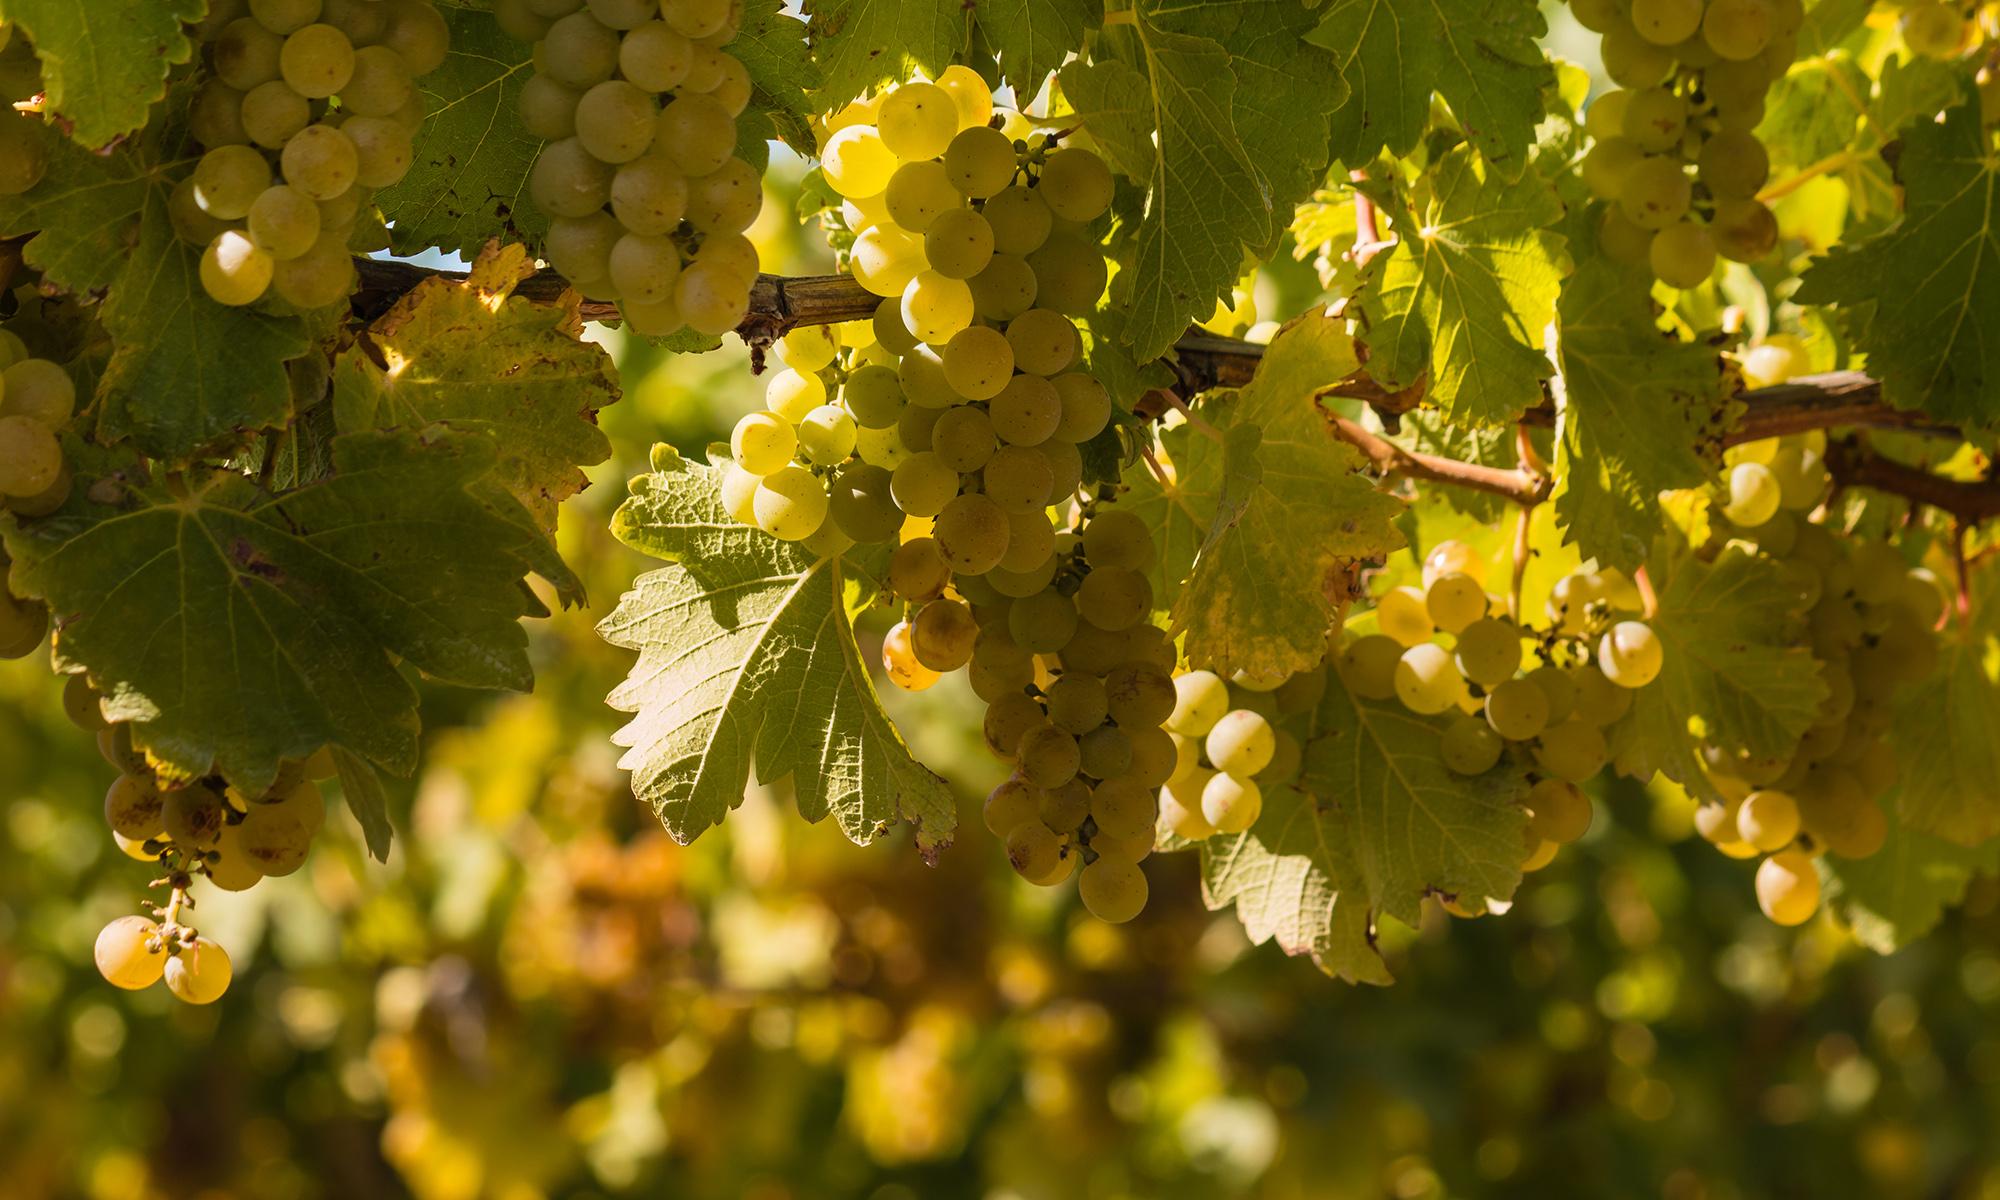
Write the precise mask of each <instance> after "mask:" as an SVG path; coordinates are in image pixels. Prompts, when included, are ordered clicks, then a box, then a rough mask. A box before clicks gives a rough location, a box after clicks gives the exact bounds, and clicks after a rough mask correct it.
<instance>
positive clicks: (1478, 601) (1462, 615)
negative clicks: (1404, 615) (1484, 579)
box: [1424, 571, 1488, 634]
mask: <svg viewBox="0 0 2000 1200" xmlns="http://www.w3.org/2000/svg"><path fill="white" fill-rule="evenodd" d="M1487 604H1488V601H1487V599H1486V589H1485V588H1482V587H1480V586H1479V581H1478V580H1477V579H1474V578H1473V577H1472V576H1470V575H1467V574H1466V573H1465V572H1463V571H1453V572H1452V573H1450V574H1448V575H1444V576H1440V577H1439V578H1438V580H1437V581H1436V582H1435V583H1433V584H1431V585H1430V590H1429V591H1427V592H1425V593H1424V611H1425V612H1427V613H1428V614H1429V615H1430V618H1431V623H1432V624H1433V625H1434V626H1435V627H1436V628H1438V629H1441V630H1443V631H1444V632H1446V633H1451V634H1456V633H1458V632H1460V631H1461V630H1463V629H1464V628H1465V627H1466V626H1468V625H1470V624H1472V623H1473V622H1474V621H1476V620H1478V619H1479V618H1481V617H1483V616H1485V615H1486V608H1487Z"/></svg>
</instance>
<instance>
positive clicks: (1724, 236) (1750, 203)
mask: <svg viewBox="0 0 2000 1200" xmlns="http://www.w3.org/2000/svg"><path fill="white" fill-rule="evenodd" d="M1708 230H1709V235H1710V236H1711V237H1713V238H1714V239H1715V252H1716V253H1717V254H1720V255H1721V256H1722V257H1724V258H1726V259H1728V260H1729V261H1730V262H1740V263H1749V262H1756V261H1757V260H1758V259H1760V258H1763V257H1764V256H1765V255H1767V254H1769V253H1770V252H1771V251H1772V250H1774V249H1776V248H1777V245H1778V218H1777V216H1776V214H1774V213H1772V211H1771V210H1770V209H1769V208H1767V207H1765V205H1764V203H1763V202H1762V201H1760V200H1754V199H1752V200H1723V201H1721V202H1719V203H1718V204H1716V206H1715V216H1714V217H1713V218H1711V219H1710V220H1709V223H1708Z"/></svg>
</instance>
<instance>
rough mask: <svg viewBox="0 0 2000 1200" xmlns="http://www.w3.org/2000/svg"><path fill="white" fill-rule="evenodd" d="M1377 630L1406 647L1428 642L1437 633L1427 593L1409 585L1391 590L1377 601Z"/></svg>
mask: <svg viewBox="0 0 2000 1200" xmlns="http://www.w3.org/2000/svg"><path fill="white" fill-rule="evenodd" d="M1375 627H1376V628H1377V629H1379V630H1380V631H1381V632H1382V633H1383V635H1384V636H1386V637H1390V638H1393V639H1395V640H1396V641H1397V642H1398V643H1400V644H1402V645H1404V646H1414V645H1417V644H1418V643H1420V642H1428V641H1430V640H1431V634H1432V633H1434V632H1435V631H1436V626H1435V625H1434V624H1433V623H1432V622H1431V614H1430V609H1429V608H1428V607H1426V605H1425V602H1424V593H1423V592H1422V591H1420V590H1419V589H1417V588H1413V587H1409V586H1407V585H1405V586H1403V587H1397V588H1391V589H1389V590H1388V591H1387V592H1384V593H1383V594H1382V595H1381V596H1380V597H1379V598H1378V599H1377V600H1376V601H1375Z"/></svg>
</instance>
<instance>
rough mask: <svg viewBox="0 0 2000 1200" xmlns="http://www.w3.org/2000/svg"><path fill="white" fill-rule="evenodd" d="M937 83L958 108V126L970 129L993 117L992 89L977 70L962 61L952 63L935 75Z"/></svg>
mask: <svg viewBox="0 0 2000 1200" xmlns="http://www.w3.org/2000/svg"><path fill="white" fill-rule="evenodd" d="M937 85H938V86H939V87H941V88H943V89H944V90H945V92H946V93H947V94H948V95H950V96H951V102H952V106H953V107H954V108H956V109H957V110H958V127H959V128H960V129H971V128H974V127H975V126H980V125H984V124H986V123H987V122H988V121H991V120H992V119H993V91H992V89H991V88H989V87H987V86H986V81H985V80H984V79H982V78H980V75H979V72H977V71H975V70H973V69H972V68H971V67H968V66H966V65H964V64H963V63H953V64H952V65H951V66H948V67H946V68H945V69H944V70H943V71H942V72H940V73H939V75H938V77H937Z"/></svg>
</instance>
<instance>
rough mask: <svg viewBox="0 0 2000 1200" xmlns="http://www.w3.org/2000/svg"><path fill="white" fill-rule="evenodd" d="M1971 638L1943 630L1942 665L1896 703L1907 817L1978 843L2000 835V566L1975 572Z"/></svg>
mask: <svg viewBox="0 0 2000 1200" xmlns="http://www.w3.org/2000/svg"><path fill="white" fill-rule="evenodd" d="M1972 583H1973V590H1974V593H1975V596H1974V602H1973V612H1975V613H1976V614H1978V616H1977V618H1976V619H1975V621H1974V622H1973V624H1972V626H1971V628H1970V629H1968V630H1966V631H1965V632H1964V634H1963V640H1961V639H1960V638H1959V637H1958V636H1955V634H1954V632H1946V633H1945V634H1943V635H1942V636H1941V641H1942V643H1943V644H1942V646H1941V648H1940V654H1939V660H1940V661H1939V665H1938V668H1937V669H1936V670H1935V671H1933V672H1931V674H1930V675H1929V676H1928V677H1927V678H1926V679H1925V680H1924V682H1923V683H1922V684H1920V685H1919V686H1917V687H1916V688H1913V689H1912V690H1911V691H1910V692H1909V694H1908V695H1906V696H1904V697H1902V698H1901V699H1900V700H1899V701H1898V703H1897V705H1896V720H1895V728H1894V738H1893V741H1894V745H1895V747H1896V758H1897V762H1898V769H1899V774H1900V776H1901V780H1900V783H1899V785H1898V788H1897V804H1898V805H1899V806H1900V812H1901V815H1902V821H1903V824H1905V825H1908V826H1909V827H1910V828H1912V829H1915V830H1918V831H1920V832H1922V833H1925V834H1929V835H1932V836H1934V837H1938V838H1942V839H1944V840H1946V841H1949V842H1955V843H1957V844H1958V845H1960V846H1967V847H1970V846H1977V845H1980V844H1982V843H1986V842H1990V841H1991V840H1992V839H1994V838H1996V837H2000V793H1996V791H1995V784H1994V781H1995V780H2000V741H1996V739H1995V738H1994V736H1993V735H1994V731H1995V730H2000V567H1991V566H1989V567H1987V568H1985V569H1984V570H1981V571H1979V572H1977V573H1976V574H1975V575H1974V576H1973V580H1972Z"/></svg>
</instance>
